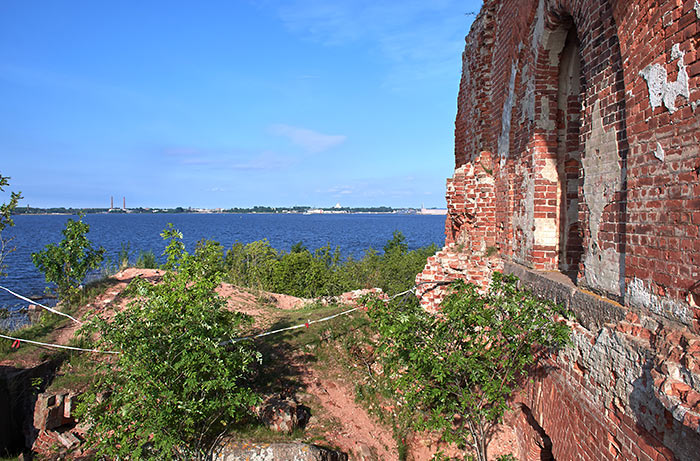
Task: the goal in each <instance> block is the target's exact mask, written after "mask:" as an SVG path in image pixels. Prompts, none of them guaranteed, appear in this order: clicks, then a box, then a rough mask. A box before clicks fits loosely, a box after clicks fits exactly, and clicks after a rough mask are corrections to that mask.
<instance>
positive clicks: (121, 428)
mask: <svg viewBox="0 0 700 461" xmlns="http://www.w3.org/2000/svg"><path fill="white" fill-rule="evenodd" d="M161 235H162V236H163V238H164V239H167V240H169V244H168V245H167V248H166V251H165V254H166V255H167V257H168V262H167V267H169V270H168V272H166V274H165V275H164V276H163V279H162V280H161V281H160V282H158V283H156V284H151V283H149V282H147V281H145V280H142V279H135V280H134V281H133V282H132V284H131V285H130V286H129V291H130V293H131V294H132V295H134V296H135V300H134V301H132V302H130V303H129V304H128V306H127V307H126V309H125V310H123V311H122V312H119V313H117V314H116V315H115V316H114V318H113V320H111V321H110V320H108V319H107V318H101V317H97V318H95V320H94V321H92V322H91V324H89V325H88V327H87V329H86V333H88V334H92V333H95V332H96V333H98V337H99V340H98V343H99V347H101V348H106V349H110V350H113V351H118V352H119V355H117V356H116V358H115V360H114V362H111V363H102V364H100V365H99V370H98V373H97V376H98V378H97V380H96V382H95V383H94V385H93V387H92V389H91V391H90V392H89V393H88V394H87V395H86V397H85V398H84V399H83V404H81V406H80V407H79V413H80V414H82V416H83V418H85V419H86V420H87V421H88V422H90V423H92V428H91V429H90V436H89V438H88V443H89V444H90V445H91V446H92V447H94V448H96V449H97V451H98V453H99V454H100V455H103V456H106V457H107V458H108V459H141V458H148V457H153V458H155V459H202V458H204V456H205V455H206V453H207V452H208V451H209V450H210V448H211V447H212V445H213V443H214V442H215V440H216V438H217V436H219V435H220V434H222V433H223V432H224V431H226V430H227V429H228V428H230V425H231V424H233V423H236V422H238V421H240V420H241V419H243V418H244V417H245V416H246V415H247V414H249V412H250V409H251V407H252V406H253V405H254V404H256V403H257V402H258V397H257V396H256V395H255V393H254V392H253V391H252V390H251V389H250V388H249V387H247V386H246V380H247V379H248V377H249V375H250V374H251V369H252V366H253V364H254V362H257V361H259V360H260V357H261V356H260V354H259V353H258V352H256V351H255V350H254V349H253V347H252V344H251V342H250V341H244V342H232V341H231V340H233V339H234V338H236V337H237V336H240V335H241V326H242V325H244V324H246V323H248V322H249V320H250V319H249V317H247V316H245V315H244V314H240V313H236V312H230V311H228V310H226V309H225V307H226V301H225V300H224V299H223V298H221V297H220V296H219V295H218V294H217V293H216V292H215V291H214V290H215V288H216V287H217V286H218V285H219V282H220V277H221V272H220V271H218V270H213V269H214V268H215V266H217V267H218V266H219V265H220V264H221V259H222V250H221V248H220V247H218V246H216V245H211V244H208V243H206V242H205V243H201V244H200V245H199V246H198V248H197V251H196V252H195V254H193V255H190V254H188V253H186V252H185V250H184V245H183V244H182V241H181V238H182V234H180V232H178V231H177V230H176V229H173V228H172V226H171V227H169V228H168V229H166V230H165V231H164V232H163V234H161ZM227 342H228V343H229V344H226V343H227Z"/></svg>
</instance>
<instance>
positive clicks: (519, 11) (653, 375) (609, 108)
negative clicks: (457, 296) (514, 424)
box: [417, 0, 700, 459]
mask: <svg viewBox="0 0 700 461" xmlns="http://www.w3.org/2000/svg"><path fill="white" fill-rule="evenodd" d="M698 48H700V1H698V0H624V1H623V0H485V2H484V6H483V8H482V10H481V12H480V14H479V16H478V17H477V19H476V20H475V22H474V24H473V26H472V29H471V31H470V33H469V35H468V36H467V38H466V47H465V51H464V54H463V70H462V76H461V82H460V91H459V98H458V113H457V118H456V123H455V167H456V170H455V175H454V177H453V178H451V179H449V180H448V184H447V201H448V210H449V213H448V217H447V220H446V246H445V248H444V249H443V250H442V251H441V252H439V253H438V254H437V255H435V256H434V257H433V258H431V259H430V260H429V262H428V265H427V266H426V270H425V271H424V272H423V274H420V275H419V276H418V278H417V281H418V282H422V284H421V285H420V289H419V295H421V296H422V298H421V301H422V303H423V305H424V306H425V307H426V308H428V309H437V308H439V302H440V299H441V298H442V296H444V287H443V286H442V285H437V284H435V285H431V283H430V282H440V281H444V280H452V279H454V278H457V277H461V278H466V279H468V280H471V281H473V282H475V283H477V284H480V285H481V286H486V284H487V283H488V280H489V275H490V273H491V272H492V271H493V270H506V271H508V272H516V273H518V275H520V276H521V278H523V279H524V282H523V283H526V284H529V285H530V286H531V287H532V288H533V289H535V290H536V291H538V292H539V293H540V294H542V295H544V296H548V297H551V298H554V299H556V300H558V301H561V302H564V303H566V304H567V305H569V306H570V307H571V308H572V310H573V311H574V313H575V314H576V319H577V322H575V323H574V331H575V334H574V346H572V347H571V348H569V349H568V350H566V351H564V352H562V353H560V354H559V355H557V356H554V357H552V358H551V359H550V364H551V365H552V366H551V369H550V372H548V373H547V374H544V375H541V376H538V378H537V379H536V380H535V382H534V383H533V384H530V385H528V387H527V388H526V389H524V390H523V392H522V394H521V396H520V397H519V398H520V403H521V404H522V405H523V408H527V409H528V412H529V413H528V414H531V416H532V418H534V421H536V423H537V424H538V427H539V428H541V429H542V430H544V431H545V432H546V434H547V435H548V436H549V437H550V438H551V442H552V452H553V454H554V456H555V457H556V458H557V459H602V458H605V457H608V458H610V459H614V458H615V457H616V456H618V457H622V458H624V459H672V458H673V457H676V458H678V459H695V457H696V456H697V453H700V435H698V421H700V419H698V418H700V393H699V392H700V369H698V368H697V367H696V363H697V361H698V360H699V359H700V346H698V345H700V336H698V335H700V321H699V320H700V283H699V281H700V107H698V106H700V88H698V83H699V82H700V51H699V50H698ZM521 423H522V424H525V423H523V421H521ZM535 438H536V437H524V438H523V440H526V439H527V440H534V439H535ZM521 445H522V446H523V450H525V451H523V454H524V453H525V452H526V451H528V450H529V448H527V449H526V447H525V442H524V441H522V444H521ZM582 447H585V449H584V448H582ZM530 448H532V447H530ZM530 451H531V450H530Z"/></svg>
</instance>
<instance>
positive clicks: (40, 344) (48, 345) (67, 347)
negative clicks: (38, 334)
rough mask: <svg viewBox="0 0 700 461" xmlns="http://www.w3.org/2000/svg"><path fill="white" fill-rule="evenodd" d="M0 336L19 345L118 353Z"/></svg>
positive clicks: (109, 352)
mask: <svg viewBox="0 0 700 461" xmlns="http://www.w3.org/2000/svg"><path fill="white" fill-rule="evenodd" d="M0 338H5V339H11V340H12V341H14V344H13V346H14V345H15V344H17V345H19V344H20V343H21V342H25V343H29V344H36V345H37V346H46V347H55V348H58V349H70V350H73V351H80V352H99V353H100V354H118V353H119V352H113V351H101V350H98V349H83V348H82V347H73V346H64V345H62V344H51V343H42V342H40V341H32V340H31V339H22V338H15V337H12V336H5V335H3V334H0Z"/></svg>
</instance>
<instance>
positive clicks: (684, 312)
mask: <svg viewBox="0 0 700 461" xmlns="http://www.w3.org/2000/svg"><path fill="white" fill-rule="evenodd" d="M626 303H627V304H629V305H631V306H635V307H643V308H645V309H648V310H650V311H651V312H653V313H655V314H659V315H665V316H670V317H672V318H676V319H678V320H680V321H681V322H683V323H685V324H688V323H690V321H691V320H692V318H691V317H692V316H691V315H690V312H689V310H688V307H687V306H685V305H684V304H682V303H681V302H679V301H675V300H673V299H671V298H662V297H660V296H657V295H655V294H654V293H652V292H651V291H650V290H649V289H647V287H646V285H645V284H644V281H643V280H641V279H638V278H636V277H635V278H634V279H632V281H631V282H630V283H629V284H628V285H627V291H626Z"/></svg>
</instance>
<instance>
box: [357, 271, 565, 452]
mask: <svg viewBox="0 0 700 461" xmlns="http://www.w3.org/2000/svg"><path fill="white" fill-rule="evenodd" d="M368 312H369V316H370V318H371V320H372V326H373V328H374V329H375V330H376V331H377V332H378V333H379V335H380V338H381V339H380V344H379V348H378V353H379V355H380V357H382V363H383V367H384V381H385V382H384V384H385V386H387V387H388V388H389V389H390V390H391V391H392V393H393V394H394V396H395V398H396V399H397V400H398V402H399V405H398V406H399V407H400V408H403V409H404V410H403V411H411V412H412V413H414V415H413V417H412V418H410V422H411V424H412V425H413V426H414V427H415V428H417V429H429V430H437V431H440V432H441V433H442V434H443V437H444V438H445V440H446V441H448V442H454V443H457V444H458V446H460V447H461V448H465V447H467V446H471V447H473V449H474V451H475V452H476V454H477V459H478V460H479V461H485V460H486V459H487V458H486V449H487V444H488V437H489V436H488V434H489V430H490V429H491V427H492V426H493V425H494V424H496V423H497V422H498V421H499V420H500V419H501V417H502V416H503V413H504V412H505V410H506V409H507V408H508V398H509V396H510V395H511V393H512V392H513V390H514V389H515V388H516V386H517V384H518V380H519V379H520V378H522V377H523V376H524V375H526V374H527V371H528V367H530V366H531V365H532V364H533V363H534V361H535V357H536V351H537V347H540V348H542V347H543V348H559V347H563V346H564V345H565V344H567V342H568V341H569V335H570V331H569V328H568V326H567V325H566V324H564V323H560V322H558V321H556V320H555V317H556V316H557V315H559V314H563V313H564V312H563V310H562V308H561V307H559V306H556V305H554V304H552V303H550V302H547V301H543V300H540V299H538V298H536V297H534V296H533V295H532V294H530V293H529V292H524V291H520V290H518V288H517V279H516V278H515V277H512V276H505V275H503V274H500V273H495V274H494V276H493V280H492V284H491V287H490V289H489V291H488V292H487V293H483V294H482V293H480V292H479V291H478V290H477V288H476V286H474V285H471V284H466V283H464V282H462V281H458V282H455V283H454V284H453V285H451V294H450V295H448V296H447V297H446V298H445V299H444V300H443V302H442V303H441V305H440V314H439V315H431V314H429V313H426V312H425V311H424V310H423V309H422V308H421V307H420V306H419V305H418V303H403V304H399V302H398V300H396V301H394V302H392V303H384V302H383V301H380V300H376V299H375V300H373V301H371V302H370V309H369V311H368Z"/></svg>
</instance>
